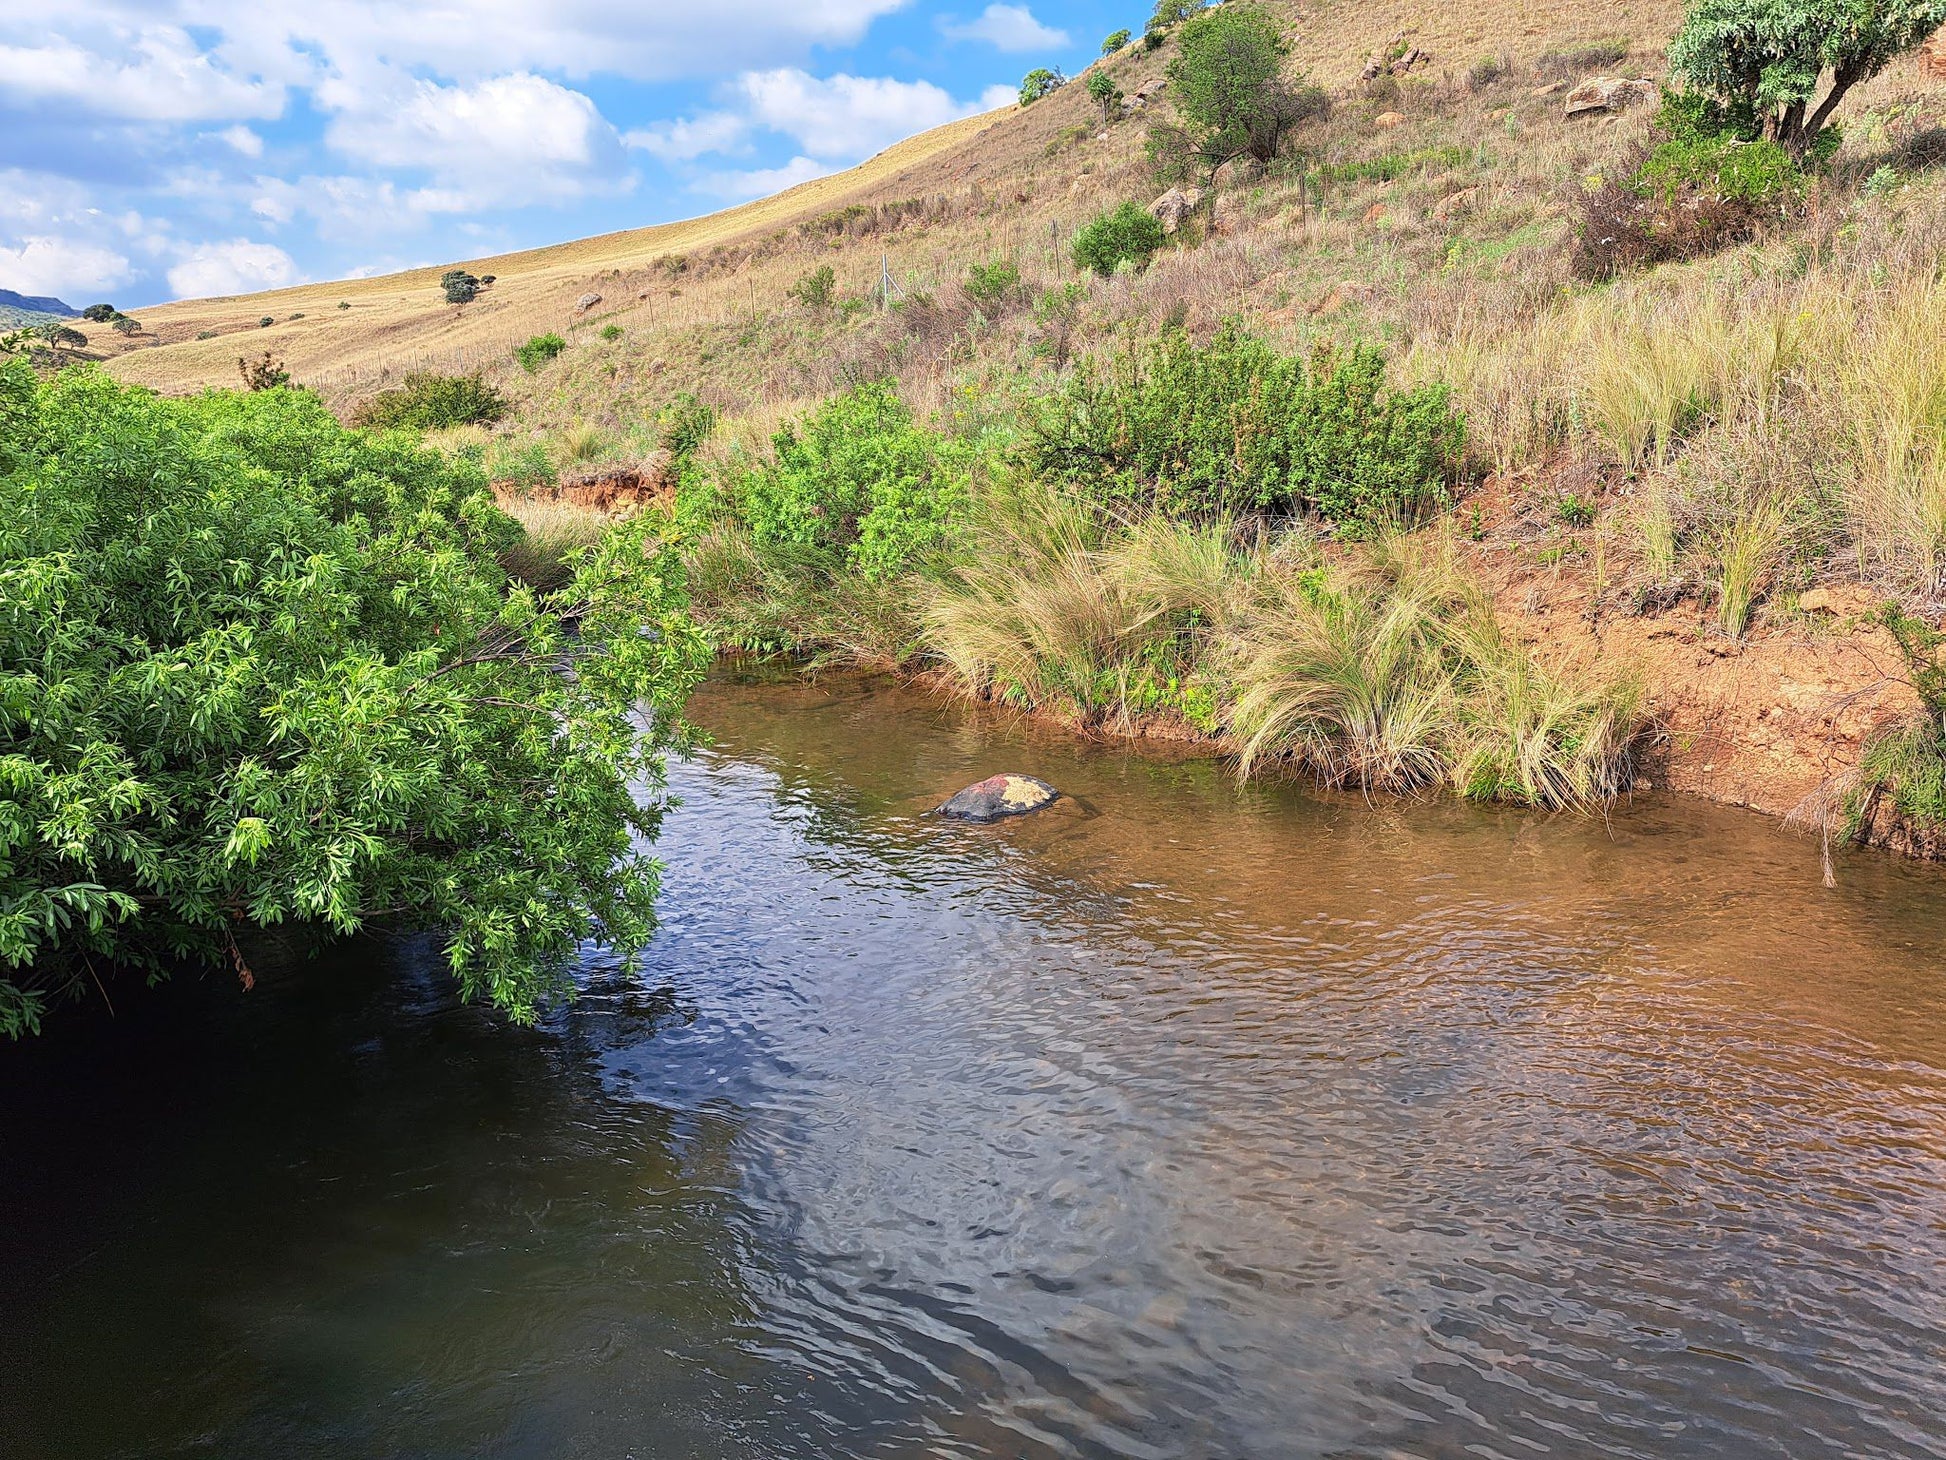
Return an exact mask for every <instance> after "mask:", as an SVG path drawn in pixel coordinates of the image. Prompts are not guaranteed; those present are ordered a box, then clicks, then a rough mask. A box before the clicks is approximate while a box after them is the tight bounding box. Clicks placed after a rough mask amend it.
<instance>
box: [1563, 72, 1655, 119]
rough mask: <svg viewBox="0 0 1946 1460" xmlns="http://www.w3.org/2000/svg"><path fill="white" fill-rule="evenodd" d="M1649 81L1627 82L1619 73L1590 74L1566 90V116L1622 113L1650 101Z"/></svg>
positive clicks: (1651, 84) (1651, 87)
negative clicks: (1570, 89) (1578, 83)
mask: <svg viewBox="0 0 1946 1460" xmlns="http://www.w3.org/2000/svg"><path fill="white" fill-rule="evenodd" d="M1655 98H1656V85H1655V83H1654V82H1653V81H1629V80H1627V79H1625V78H1623V77H1620V76H1592V77H1590V78H1589V79H1588V80H1586V81H1584V82H1582V83H1581V84H1580V85H1579V86H1577V87H1575V89H1574V90H1573V91H1570V92H1569V93H1568V99H1567V102H1566V106H1567V115H1569V116H1571V117H1585V116H1593V115H1596V114H1597V113H1608V112H1624V111H1627V110H1628V109H1629V108H1630V107H1632V106H1639V105H1641V104H1642V103H1644V102H1651V101H1654V100H1655Z"/></svg>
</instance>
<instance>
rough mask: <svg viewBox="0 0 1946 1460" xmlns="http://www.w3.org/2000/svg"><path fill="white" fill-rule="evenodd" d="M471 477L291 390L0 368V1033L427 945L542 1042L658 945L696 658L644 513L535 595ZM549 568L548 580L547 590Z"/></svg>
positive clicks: (662, 546) (675, 572)
mask: <svg viewBox="0 0 1946 1460" xmlns="http://www.w3.org/2000/svg"><path fill="white" fill-rule="evenodd" d="M522 542H523V534H522V530H521V527H520V526H519V524H517V523H516V522H515V521H513V520H512V519H511V518H509V517H508V516H507V515H506V514H505V513H503V512H502V511H500V510H499V508H498V507H496V506H495V505H494V501H493V498H492V496H491V495H490V494H489V492H488V490H487V482H486V479H485V477H484V475H483V474H481V473H480V472H479V471H478V469H477V468H475V467H472V466H470V465H468V464H467V463H466V462H464V461H460V460H455V459H453V458H449V457H446V456H443V455H441V454H439V453H437V452H434V451H430V450H427V449H425V448H423V447H420V446H418V445H415V444H412V443H410V442H409V441H408V440H406V439H405V438H403V437H402V436H400V435H398V434H392V433H387V434H366V433H361V432H353V431H348V430H346V429H345V428H344V427H343V426H341V425H339V424H338V422H337V421H335V420H334V419H332V417H331V416H330V415H329V414H328V413H327V412H326V411H325V410H324V409H323V407H322V405H321V404H320V403H319V402H318V401H317V399H316V398H315V397H313V396H310V395H308V394H306V393H304V392H298V391H292V390H289V389H285V388H276V389H270V390H265V391H260V392H254V393H236V392H230V393H213V394H210V395H207V396H203V397H200V398H196V399H191V400H165V399H162V398H159V397H156V396H154V395H151V394H150V393H148V392H146V391H142V390H139V389H132V388H129V387H124V386H119V385H117V384H115V383H114V382H112V381H110V380H108V379H107V378H106V377H104V376H102V375H100V374H99V373H96V372H92V371H63V372H61V373H60V374H59V375H57V376H55V377H53V378H52V379H50V380H47V381H37V380H36V379H35V378H34V376H33V374H32V373H31V371H29V370H28V369H27V367H26V366H25V364H24V363H20V362H14V363H10V364H7V365H5V366H0V562H4V567H0V739H3V740H4V744H0V779H4V782H5V787H6V799H5V802H4V807H3V808H0V810H3V811H4V814H3V815H0V964H4V972H0V1031H4V1032H5V1033H8V1034H12V1035H19V1034H21V1033H24V1032H27V1031H31V1030H34V1029H37V1028H38V1027H39V1025H40V1023H41V1021H42V1019H43V1018H44V1017H45V1015H46V1014H47V1012H48V1010H49V1008H50V1007H51V1006H52V1005H53V1004H55V1003H56V1002H58V1001H59V1000H61V999H62V998H64V997H68V996H80V995H83V994H90V993H97V992H98V993H99V994H100V996H101V997H102V998H104V999H111V1000H112V996H111V995H110V994H109V992H108V986H109V984H110V983H112V982H113V981H114V979H115V978H116V977H117V975H118V974H120V973H126V972H127V971H129V970H133V971H135V972H137V973H140V974H143V975H146V976H148V977H150V978H155V977H160V976H162V975H164V974H165V973H166V972H167V971H169V970H170V969H172V968H174V967H177V966H178V965H180V964H182V963H184V962H188V963H191V964H195V963H201V964H206V965H212V966H216V967H221V968H226V969H229V970H231V971H233V972H234V973H235V975H236V976H237V977H239V978H240V979H242V980H243V981H244V982H245V983H246V984H247V983H249V982H250V980H251V978H252V974H251V972H250V964H249V958H250V954H249V947H250V943H251V941H252V939H253V936H254V935H255V934H257V933H259V932H260V931H262V930H265V929H269V928H274V927H277V926H279V925H283V924H300V925H305V926H308V927H312V928H315V929H317V930H319V931H321V932H325V933H331V934H344V933H350V932H352V931H355V930H357V929H359V928H361V927H367V926H371V925H374V924H384V925H387V926H392V927H404V928H427V929H435V930H437V931H438V932H439V933H440V934H441V936H442V938H443V940H444V947H445V950H446V956H447V960H448V962H449V963H450V965H451V968H452V971H453V974H454V977H455V978H456V980H457V981H458V983H459V986H460V988H461V989H462V990H463V991H464V992H465V993H466V994H467V995H468V996H471V997H479V998H483V999H488V1000H491V1001H492V1002H493V1003H494V1004H496V1005H497V1006H499V1007H500V1008H501V1009H503V1010H504V1011H506V1012H507V1013H508V1014H509V1015H511V1016H512V1017H514V1018H516V1019H522V1020H524V1019H530V1018H532V1017H533V1016H534V1013H535V1011H536V1008H537V1006H538V1004H539V1002H540V1001H541V1000H542V999H543V998H545V997H546V996H547V995H548V994H549V993H551V992H553V991H554V990H555V989H556V988H557V987H558V986H559V984H560V981H561V978H562V976H563V971H564V969H565V966H566V963H567V960H568V959H569V958H570V957H571V956H572V955H573V954H574V952H575V951H576V949H577V948H578V947H579V946H580V945H581V943H582V942H583V941H584V940H585V939H587V938H590V937H595V936H599V937H601V938H603V939H605V940H606V941H607V942H609V943H610V944H612V945H614V946H615V947H617V948H618V949H619V950H621V951H622V952H623V953H624V954H625V955H626V954H627V953H628V952H629V951H631V950H633V949H635V948H639V947H640V946H641V944H642V943H643V941H644V940H645V939H646V937H647V936H648V933H649V930H650V928H651V927H652V926H653V898H654V893H655V888H656V880H657V867H656V864H655V863H654V861H653V860H652V859H651V858H650V857H649V856H648V854H647V851H646V847H647V845H648V842H649V841H650V840H651V839H652V838H653V836H654V834H655V831H656V828H657V825H658V823H659V821H660V818H661V814H662V800H661V797H660V795H659V789H660V787H661V785H662V757H663V754H664V752H665V751H666V750H667V749H668V748H669V747H670V746H671V745H672V744H674V743H676V742H677V741H678V740H679V738H680V736H681V733H682V730H681V723H682V722H681V711H682V706H683V703H684V701H685V699H686V697H687V694H688V690H689V688H690V686H691V685H692V684H693V683H694V681H695V678H696V676H697V675H698V673H699V672H700V669H701V665H702V659H703V650H702V645H701V641H700V639H699V637H698V635H697V632H696V630H695V628H694V627H693V625H692V623H691V620H690V616H689V612H688V605H687V601H686V598H685V596H684V593H683V586H682V584H683V576H682V566H681V563H680V561H679V559H678V557H677V555H676V552H675V550H674V548H673V546H672V545H671V543H670V540H669V535H668V534H667V533H666V532H664V531H662V530H661V527H660V525H659V524H658V523H657V521H656V520H655V519H653V518H650V517H647V516H639V517H636V518H634V519H631V520H629V521H627V522H624V523H621V524H610V525H609V526H608V528H607V530H606V531H605V532H604V534H603V536H602V537H601V538H600V540H599V541H598V542H597V543H596V544H595V545H593V546H592V547H590V548H588V549H586V550H585V551H582V552H580V553H578V554H576V555H573V556H570V557H568V558H566V559H565V571H564V573H563V574H562V576H561V577H559V578H558V580H556V581H554V582H552V583H550V584H548V585H546V586H547V588H548V590H549V591H546V592H537V591H536V589H535V588H534V587H532V586H529V585H528V584H525V583H522V582H520V581H518V580H517V579H515V580H510V579H509V576H508V574H507V572H506V571H505V570H504V569H503V567H502V563H501V557H502V555H503V554H507V553H509V552H513V551H515V550H517V549H519V547H520V545H521V544H522ZM557 561H559V560H557Z"/></svg>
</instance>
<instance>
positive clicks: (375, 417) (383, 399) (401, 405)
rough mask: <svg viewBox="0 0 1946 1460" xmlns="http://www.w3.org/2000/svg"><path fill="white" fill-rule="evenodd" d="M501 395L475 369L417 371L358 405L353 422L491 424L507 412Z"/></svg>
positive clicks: (432, 426)
mask: <svg viewBox="0 0 1946 1460" xmlns="http://www.w3.org/2000/svg"><path fill="white" fill-rule="evenodd" d="M507 410H508V406H507V401H506V398H505V397H504V396H502V395H501V394H500V392H499V391H497V390H495V389H494V388H493V387H492V386H491V385H489V384H488V383H487V382H486V380H485V379H484V378H482V377H481V376H480V374H479V373H478V372H477V371H475V372H474V373H473V374H471V375H435V374H432V373H431V372H429V371H419V372H416V373H414V374H411V375H408V376H406V378H405V380H404V382H403V383H402V384H400V385H399V387H398V388H397V389H395V390H382V391H380V392H379V393H378V394H377V395H375V396H373V397H372V398H371V399H370V400H368V401H366V402H365V403H364V404H363V405H361V406H360V407H359V408H358V410H357V411H356V413H354V415H353V417H352V421H353V424H354V425H358V426H363V427H366V428H368V429H371V430H379V431H440V430H444V429H445V428H446V427H448V426H490V425H492V424H493V423H494V422H495V421H498V420H500V419H501V418H502V417H503V416H505V415H506V414H507Z"/></svg>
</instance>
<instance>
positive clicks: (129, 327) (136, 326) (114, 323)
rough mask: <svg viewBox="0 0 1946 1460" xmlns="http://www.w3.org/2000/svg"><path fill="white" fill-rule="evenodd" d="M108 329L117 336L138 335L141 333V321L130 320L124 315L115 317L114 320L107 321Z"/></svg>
mask: <svg viewBox="0 0 1946 1460" xmlns="http://www.w3.org/2000/svg"><path fill="white" fill-rule="evenodd" d="M108 327H109V328H110V329H112V330H113V331H114V332H115V333H116V334H118V335H139V334H141V333H142V321H141V320H139V319H130V318H129V317H128V316H127V315H125V314H118V315H116V316H115V317H114V319H112V320H110V321H109V324H108Z"/></svg>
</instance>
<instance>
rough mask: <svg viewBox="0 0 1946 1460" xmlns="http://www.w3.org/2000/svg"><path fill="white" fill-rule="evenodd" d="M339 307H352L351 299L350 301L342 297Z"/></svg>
mask: <svg viewBox="0 0 1946 1460" xmlns="http://www.w3.org/2000/svg"><path fill="white" fill-rule="evenodd" d="M338 308H340V309H350V308H351V301H350V300H349V299H340V300H339V301H338Z"/></svg>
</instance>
